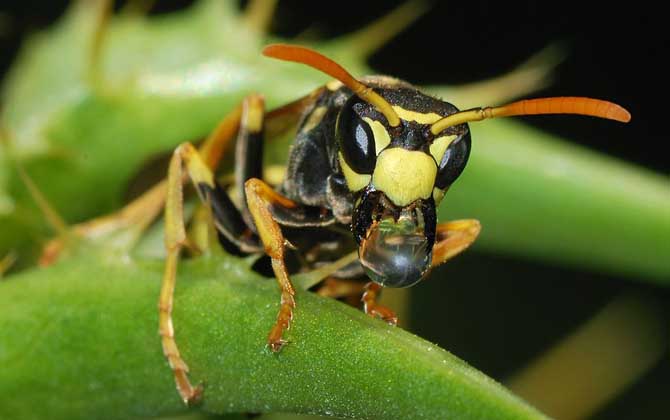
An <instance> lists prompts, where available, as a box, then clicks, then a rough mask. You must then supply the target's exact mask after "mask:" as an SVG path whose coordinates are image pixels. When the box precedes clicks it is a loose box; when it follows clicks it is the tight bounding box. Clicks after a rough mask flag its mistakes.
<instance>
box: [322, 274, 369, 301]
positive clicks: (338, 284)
mask: <svg viewBox="0 0 670 420" xmlns="http://www.w3.org/2000/svg"><path fill="white" fill-rule="evenodd" d="M364 290H365V283H361V282H360V281H356V280H347V279H338V278H335V277H328V278H326V279H325V280H324V281H323V285H321V287H319V288H318V289H317V291H316V294H317V295H319V296H323V297H330V298H335V299H337V298H348V297H351V296H360V295H362V294H363V291H364Z"/></svg>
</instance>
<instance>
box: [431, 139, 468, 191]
mask: <svg viewBox="0 0 670 420" xmlns="http://www.w3.org/2000/svg"><path fill="white" fill-rule="evenodd" d="M469 156H470V131H469V130H468V132H467V133H466V134H464V135H463V136H462V137H460V138H459V139H457V140H455V141H454V142H453V143H451V145H449V147H448V148H447V150H446V152H445V153H444V156H443V157H442V161H441V162H440V165H439V168H438V170H437V177H436V178H435V187H437V188H440V189H445V188H447V187H449V186H450V185H451V184H452V183H453V182H454V181H456V178H458V177H459V176H460V175H461V173H462V172H463V169H465V164H466V163H467V162H468V157H469Z"/></svg>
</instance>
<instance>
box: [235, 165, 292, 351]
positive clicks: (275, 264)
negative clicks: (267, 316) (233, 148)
mask: <svg viewBox="0 0 670 420" xmlns="http://www.w3.org/2000/svg"><path fill="white" fill-rule="evenodd" d="M244 189H245V191H246V195H247V205H248V206H249V211H250V212H251V216H252V218H253V220H254V223H255V225H256V229H257V230H258V235H259V236H260V238H261V241H262V242H263V246H264V248H265V253H266V254H267V255H268V256H269V257H270V258H271V261H272V270H273V271H274V274H275V277H276V278H277V282H278V283H279V287H280V289H281V306H280V308H279V313H278V314H277V322H276V323H275V325H274V326H273V327H272V329H271V330H270V334H269V335H268V345H269V346H270V349H272V351H274V352H278V351H279V350H281V348H282V347H283V346H284V344H286V340H284V339H283V338H282V335H283V334H284V331H286V330H287V329H288V328H289V327H290V324H291V320H292V319H293V308H295V289H294V288H293V284H291V280H290V279H289V277H288V272H287V270H286V265H285V263H284V249H285V246H286V240H285V239H284V235H282V232H281V229H280V227H279V224H277V222H276V221H275V220H274V219H273V217H272V213H271V212H270V205H279V206H282V207H285V208H295V207H296V206H297V204H296V203H294V202H293V201H291V200H289V199H288V198H286V197H284V196H282V195H280V194H279V193H277V192H275V191H274V190H273V189H272V188H271V187H270V186H269V185H267V184H266V183H264V182H263V181H261V180H260V179H257V178H252V179H250V180H248V181H247V182H246V183H245V184H244Z"/></svg>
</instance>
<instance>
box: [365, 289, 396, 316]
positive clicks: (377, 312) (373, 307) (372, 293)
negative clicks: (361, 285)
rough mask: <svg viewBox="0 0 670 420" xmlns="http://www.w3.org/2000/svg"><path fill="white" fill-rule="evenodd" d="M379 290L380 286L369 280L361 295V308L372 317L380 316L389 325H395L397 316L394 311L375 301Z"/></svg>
mask: <svg viewBox="0 0 670 420" xmlns="http://www.w3.org/2000/svg"><path fill="white" fill-rule="evenodd" d="M381 290H382V286H381V285H379V284H377V283H374V282H369V283H367V284H366V285H365V292H364V293H363V297H361V302H363V310H364V311H365V313H366V314H368V315H370V316H372V317H375V318H380V319H382V320H383V321H386V322H388V323H389V324H391V325H397V324H398V317H397V316H396V315H395V312H393V311H392V310H390V309H389V308H387V307H386V306H382V305H379V304H378V303H377V297H378V295H379V292H380V291H381Z"/></svg>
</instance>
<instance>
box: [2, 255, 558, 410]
mask: <svg viewBox="0 0 670 420" xmlns="http://www.w3.org/2000/svg"><path fill="white" fill-rule="evenodd" d="M121 261H124V262H121ZM161 272H162V265H161V263H160V262H151V261H146V260H132V259H131V260H123V259H119V258H112V259H109V258H103V257H101V256H99V255H98V254H96V253H94V251H93V250H92V249H90V248H89V249H88V250H87V251H86V253H85V254H81V255H78V256H76V257H73V258H72V259H69V260H66V261H63V262H61V263H59V264H57V265H55V266H52V267H50V268H48V269H42V270H32V271H28V272H25V273H23V274H19V275H16V276H13V277H10V278H8V279H6V281H3V282H2V283H0V307H1V308H2V311H0V366H2V375H0V389H1V390H2V392H1V393H0V417H1V418H12V419H31V418H51V419H79V418H81V419H90V418H97V419H107V418H109V419H112V418H113V419H116V418H136V417H148V416H151V417H154V416H158V415H165V414H174V413H178V412H181V411H184V410H185V407H184V406H183V403H182V402H181V401H180V399H179V397H178V395H177V392H176V390H175V388H174V382H173V379H172V375H171V373H170V370H169V368H168V366H167V363H166V361H165V359H164V357H163V355H162V352H161V346H160V341H159V337H158V334H157V308H156V303H157V296H158V292H159V288H160V279H161ZM297 302H298V307H297V311H296V315H295V320H294V323H293V325H292V328H291V329H290V330H289V332H288V334H287V338H288V340H289V341H290V343H289V344H288V345H287V346H286V347H285V348H284V349H283V350H282V351H281V353H279V354H272V353H271V352H270V351H268V350H267V349H266V346H265V343H266V336H267V333H268V331H269V328H270V326H271V325H272V324H273V322H274V319H275V316H276V313H277V309H278V304H279V293H278V289H277V286H276V284H275V282H274V281H273V280H269V279H265V278H262V277H259V276H258V275H256V274H253V273H251V272H250V271H249V270H248V266H247V262H245V261H244V260H239V259H235V258H232V257H225V258H204V257H203V258H198V259H196V260H193V261H191V262H186V263H183V264H182V265H181V269H180V275H179V283H178V285H177V294H176V299H175V307H174V316H175V323H174V325H175V329H176V335H177V340H178V343H179V344H180V346H181V350H182V354H183V356H184V358H185V359H186V361H187V362H188V363H189V364H190V367H191V378H192V379H193V380H194V381H202V382H203V383H204V384H205V397H204V402H203V404H202V406H201V408H202V410H204V411H207V412H213V413H235V412H277V411H280V412H299V413H320V414H324V415H336V416H343V417H356V418H375V419H398V418H416V419H419V418H426V419H435V418H441V419H544V418H545V417H544V416H543V415H542V414H540V413H539V412H537V411H536V410H534V409H533V408H531V407H530V406H528V405H527V404H526V403H524V402H523V401H521V400H520V399H519V398H517V397H515V396H514V395H512V394H511V393H510V392H508V391H507V390H506V389H505V388H503V387H502V386H501V385H499V384H498V383H496V382H494V381H493V380H492V379H490V378H488V377H486V376H485V375H484V374H482V373H480V372H478V371H477V370H475V369H473V368H472V367H470V366H468V365H467V364H466V363H465V362H463V361H461V360H459V359H457V358H456V357H455V356H453V355H451V354H450V353H448V352H446V351H444V350H442V349H440V348H438V347H436V346H434V345H432V344H430V343H428V342H426V341H424V340H422V339H420V338H418V337H416V336H414V335H412V334H410V333H408V332H405V331H403V330H402V329H400V328H396V327H391V326H389V325H387V324H385V323H383V322H381V321H378V320H375V319H372V318H370V317H368V316H366V315H364V314H363V313H362V312H361V311H358V310H355V309H353V308H351V307H348V306H345V305H344V304H341V303H339V302H337V301H334V300H332V299H325V298H321V297H318V296H316V295H314V294H312V293H309V292H299V293H298V296H297Z"/></svg>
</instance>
